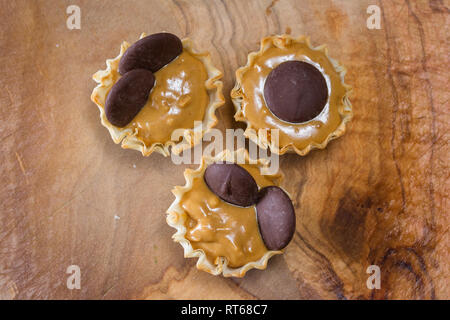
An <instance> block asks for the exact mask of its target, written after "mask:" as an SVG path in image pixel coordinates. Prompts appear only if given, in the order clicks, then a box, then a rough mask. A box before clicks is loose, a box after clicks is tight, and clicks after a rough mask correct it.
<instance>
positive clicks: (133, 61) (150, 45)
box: [119, 33, 183, 74]
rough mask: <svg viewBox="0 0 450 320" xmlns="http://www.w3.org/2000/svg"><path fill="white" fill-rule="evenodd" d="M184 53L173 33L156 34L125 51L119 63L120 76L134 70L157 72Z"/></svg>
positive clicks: (179, 41) (137, 42)
mask: <svg viewBox="0 0 450 320" xmlns="http://www.w3.org/2000/svg"><path fill="white" fill-rule="evenodd" d="M182 51H183V44H182V43H181V40H180V39H179V38H178V37H177V36H176V35H173V34H171V33H155V34H152V35H150V36H147V37H145V38H142V39H140V40H138V41H136V42H135V43H134V44H133V45H132V46H130V47H129V48H128V49H127V51H125V53H124V55H123V57H122V59H120V63H119V72H120V74H125V73H127V72H128V71H130V70H133V69H147V70H150V71H151V72H156V71H158V70H159V69H161V68H162V67H164V66H165V65H166V64H168V63H169V62H170V61H172V60H173V59H175V58H176V57H178V56H179V55H180V53H181V52H182Z"/></svg>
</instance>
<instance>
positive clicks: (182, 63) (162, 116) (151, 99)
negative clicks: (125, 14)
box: [91, 33, 224, 156]
mask: <svg viewBox="0 0 450 320" xmlns="http://www.w3.org/2000/svg"><path fill="white" fill-rule="evenodd" d="M106 65H107V68H106V69H105V70H100V71H98V72H96V73H95V74H94V76H93V79H94V80H95V81H96V82H97V83H98V85H97V87H95V88H94V90H93V92H92V95H91V99H92V101H94V102H95V104H96V105H97V106H98V108H99V110H100V119H101V122H102V124H103V125H104V126H105V127H106V128H108V130H109V132H110V134H111V137H112V138H113V140H114V142H115V143H120V142H121V143H122V147H123V148H130V149H135V150H138V151H141V152H142V154H143V155H144V156H148V155H150V154H151V153H152V152H153V151H156V152H159V153H161V154H163V155H164V156H168V155H169V154H170V152H174V153H177V154H178V153H180V152H181V151H182V150H184V149H186V148H190V147H192V146H194V145H195V144H197V143H199V142H200V141H201V139H202V137H203V135H204V134H205V133H206V132H207V131H208V130H210V129H211V128H212V127H214V126H215V125H216V123H217V118H216V116H215V114H214V112H215V110H216V109H217V108H218V107H220V106H222V105H223V104H224V98H223V94H222V82H221V81H220V80H219V79H220V78H221V77H222V73H221V72H220V71H219V70H218V69H216V68H215V67H214V66H213V65H212V62H211V58H210V55H209V53H197V52H196V51H195V50H194V49H193V45H192V42H191V41H190V40H189V39H183V40H180V39H179V38H178V37H177V36H175V35H173V34H170V33H156V34H152V35H150V36H146V35H145V34H142V35H141V38H140V40H138V41H137V42H135V43H134V44H133V45H131V46H130V45H129V44H128V43H127V42H123V43H122V45H121V48H120V54H119V55H118V56H117V57H116V58H114V59H108V60H106ZM196 121H197V122H198V123H201V124H202V129H201V131H200V129H199V128H195V127H194V122H196ZM175 129H186V130H185V131H184V136H183V138H184V140H185V141H183V143H180V142H181V141H180V140H179V139H178V137H177V138H175V139H172V132H173V131H174V130H175ZM196 129H198V130H196ZM194 130H196V131H198V132H201V134H194ZM186 141H187V142H188V143H185V142H186Z"/></svg>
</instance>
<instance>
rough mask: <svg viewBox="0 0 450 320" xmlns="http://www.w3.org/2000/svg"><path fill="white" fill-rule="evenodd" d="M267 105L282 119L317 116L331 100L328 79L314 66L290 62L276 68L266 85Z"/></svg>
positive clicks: (305, 119) (309, 118)
mask: <svg viewBox="0 0 450 320" xmlns="http://www.w3.org/2000/svg"><path fill="white" fill-rule="evenodd" d="M264 99H265V100H266V104H267V107H268V108H269V109H270V111H272V113H273V114H274V115H275V116H277V117H278V118H280V119H281V120H284V121H287V122H292V123H300V122H306V121H309V120H312V119H314V118H315V117H317V116H318V115H319V114H320V112H321V111H322V110H323V108H324V107H325V104H326V103H327V100H328V88H327V83H326V81H325V78H324V77H323V75H322V74H321V73H320V71H319V70H318V69H317V68H316V67H314V66H313V65H311V64H309V63H307V62H303V61H286V62H283V63H281V64H280V65H278V66H277V67H276V68H275V69H273V70H272V71H271V72H270V73H269V76H268V77H267V79H266V82H265V84H264Z"/></svg>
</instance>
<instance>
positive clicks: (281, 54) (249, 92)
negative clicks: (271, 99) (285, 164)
mask: <svg viewBox="0 0 450 320" xmlns="http://www.w3.org/2000/svg"><path fill="white" fill-rule="evenodd" d="M289 60H299V61H305V62H309V63H311V64H313V65H314V66H315V67H317V68H318V69H319V71H321V73H322V75H324V77H325V80H326V82H327V86H328V95H329V100H328V103H327V104H326V105H325V107H324V109H323V111H322V112H321V114H319V115H318V116H317V117H316V118H315V119H313V120H310V121H307V122H303V123H289V122H286V121H283V120H281V119H279V118H277V117H276V116H275V115H274V114H273V113H272V112H271V111H270V109H269V108H268V107H267V106H266V103H265V100H264V83H265V80H266V78H267V76H268V75H269V73H270V72H271V71H272V70H273V69H274V68H275V67H277V66H278V65H279V64H280V63H282V62H285V61H289ZM241 88H242V89H241V90H242V93H243V96H244V99H243V104H242V114H243V116H244V117H245V118H246V119H247V120H248V121H249V122H250V123H251V125H252V127H253V128H254V129H255V130H258V129H263V128H271V129H279V130H280V134H279V137H280V141H279V146H280V147H284V146H286V145H288V144H290V143H293V144H294V145H295V146H296V147H297V148H299V149H302V148H305V147H306V146H308V145H309V144H310V143H312V142H315V143H322V142H323V141H324V140H325V139H326V138H327V137H328V135H329V134H330V133H331V132H333V131H334V130H336V129H337V128H338V126H339V125H340V124H341V122H342V119H341V115H340V114H339V111H338V109H339V107H340V106H341V105H342V99H343V97H344V95H345V94H346V89H345V87H344V86H343V84H342V82H341V78H340V75H339V73H338V72H336V71H335V69H334V66H333V65H332V64H331V62H330V61H329V60H328V58H327V57H326V56H325V54H324V53H322V52H320V51H315V50H312V49H310V48H309V47H308V46H307V45H306V44H304V43H294V42H292V43H290V44H289V45H288V46H287V47H286V48H278V47H273V48H269V49H268V50H267V51H265V52H264V53H263V54H262V55H261V56H258V57H257V58H256V60H255V61H254V64H253V65H251V66H250V68H249V69H248V70H247V71H246V72H245V73H244V74H243V75H242V83H241Z"/></svg>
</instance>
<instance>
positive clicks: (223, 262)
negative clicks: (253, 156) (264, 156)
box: [166, 149, 282, 277]
mask: <svg viewBox="0 0 450 320" xmlns="http://www.w3.org/2000/svg"><path fill="white" fill-rule="evenodd" d="M238 157H243V158H245V161H246V163H249V155H248V152H247V151H246V150H245V149H238V150H236V151H235V152H231V151H229V150H224V151H223V152H221V153H220V154H218V155H217V156H214V157H205V156H204V157H202V160H201V164H200V166H199V167H198V168H197V169H196V170H192V169H186V170H185V172H184V178H185V180H186V184H185V185H184V186H176V187H174V189H173V190H172V193H173V194H174V196H175V200H174V202H173V203H172V204H171V205H170V207H169V208H168V210H167V219H166V221H167V223H168V225H169V226H171V227H173V228H175V229H176V230H177V231H176V233H175V234H174V235H173V236H172V239H173V240H174V241H175V242H178V243H179V244H180V245H181V246H182V247H183V249H184V257H185V258H198V260H197V265H196V266H197V268H198V269H199V270H202V271H206V272H208V273H210V274H212V275H220V274H222V275H223V276H224V277H243V276H244V275H245V274H246V272H247V271H248V270H250V269H253V268H255V269H260V270H263V269H265V268H266V267H267V262H268V261H269V259H270V257H272V256H273V255H276V254H281V253H282V251H271V250H267V252H265V253H264V255H263V256H262V257H261V258H260V259H258V260H257V261H252V262H248V263H246V264H244V265H243V266H240V267H236V268H233V267H230V266H229V265H228V263H227V259H226V258H225V257H218V258H217V259H216V261H209V259H208V257H207V255H206V254H205V252H204V251H203V250H202V249H194V248H193V247H192V244H191V242H190V241H189V240H188V239H186V232H187V228H186V226H185V225H186V220H187V213H186V212H185V211H184V209H183V208H182V206H181V200H182V198H183V196H184V194H185V193H187V192H188V191H190V190H192V188H193V182H194V179H195V178H203V174H204V172H205V169H206V167H207V166H208V165H209V164H212V163H214V162H219V161H227V162H236V159H238ZM240 159H242V158H240ZM253 161H254V162H253V163H256V165H258V166H259V167H260V168H263V169H264V168H265V167H266V166H267V162H265V161H264V160H253ZM271 178H273V179H274V182H275V184H276V185H279V183H280V181H281V179H282V176H281V174H275V175H272V176H271Z"/></svg>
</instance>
